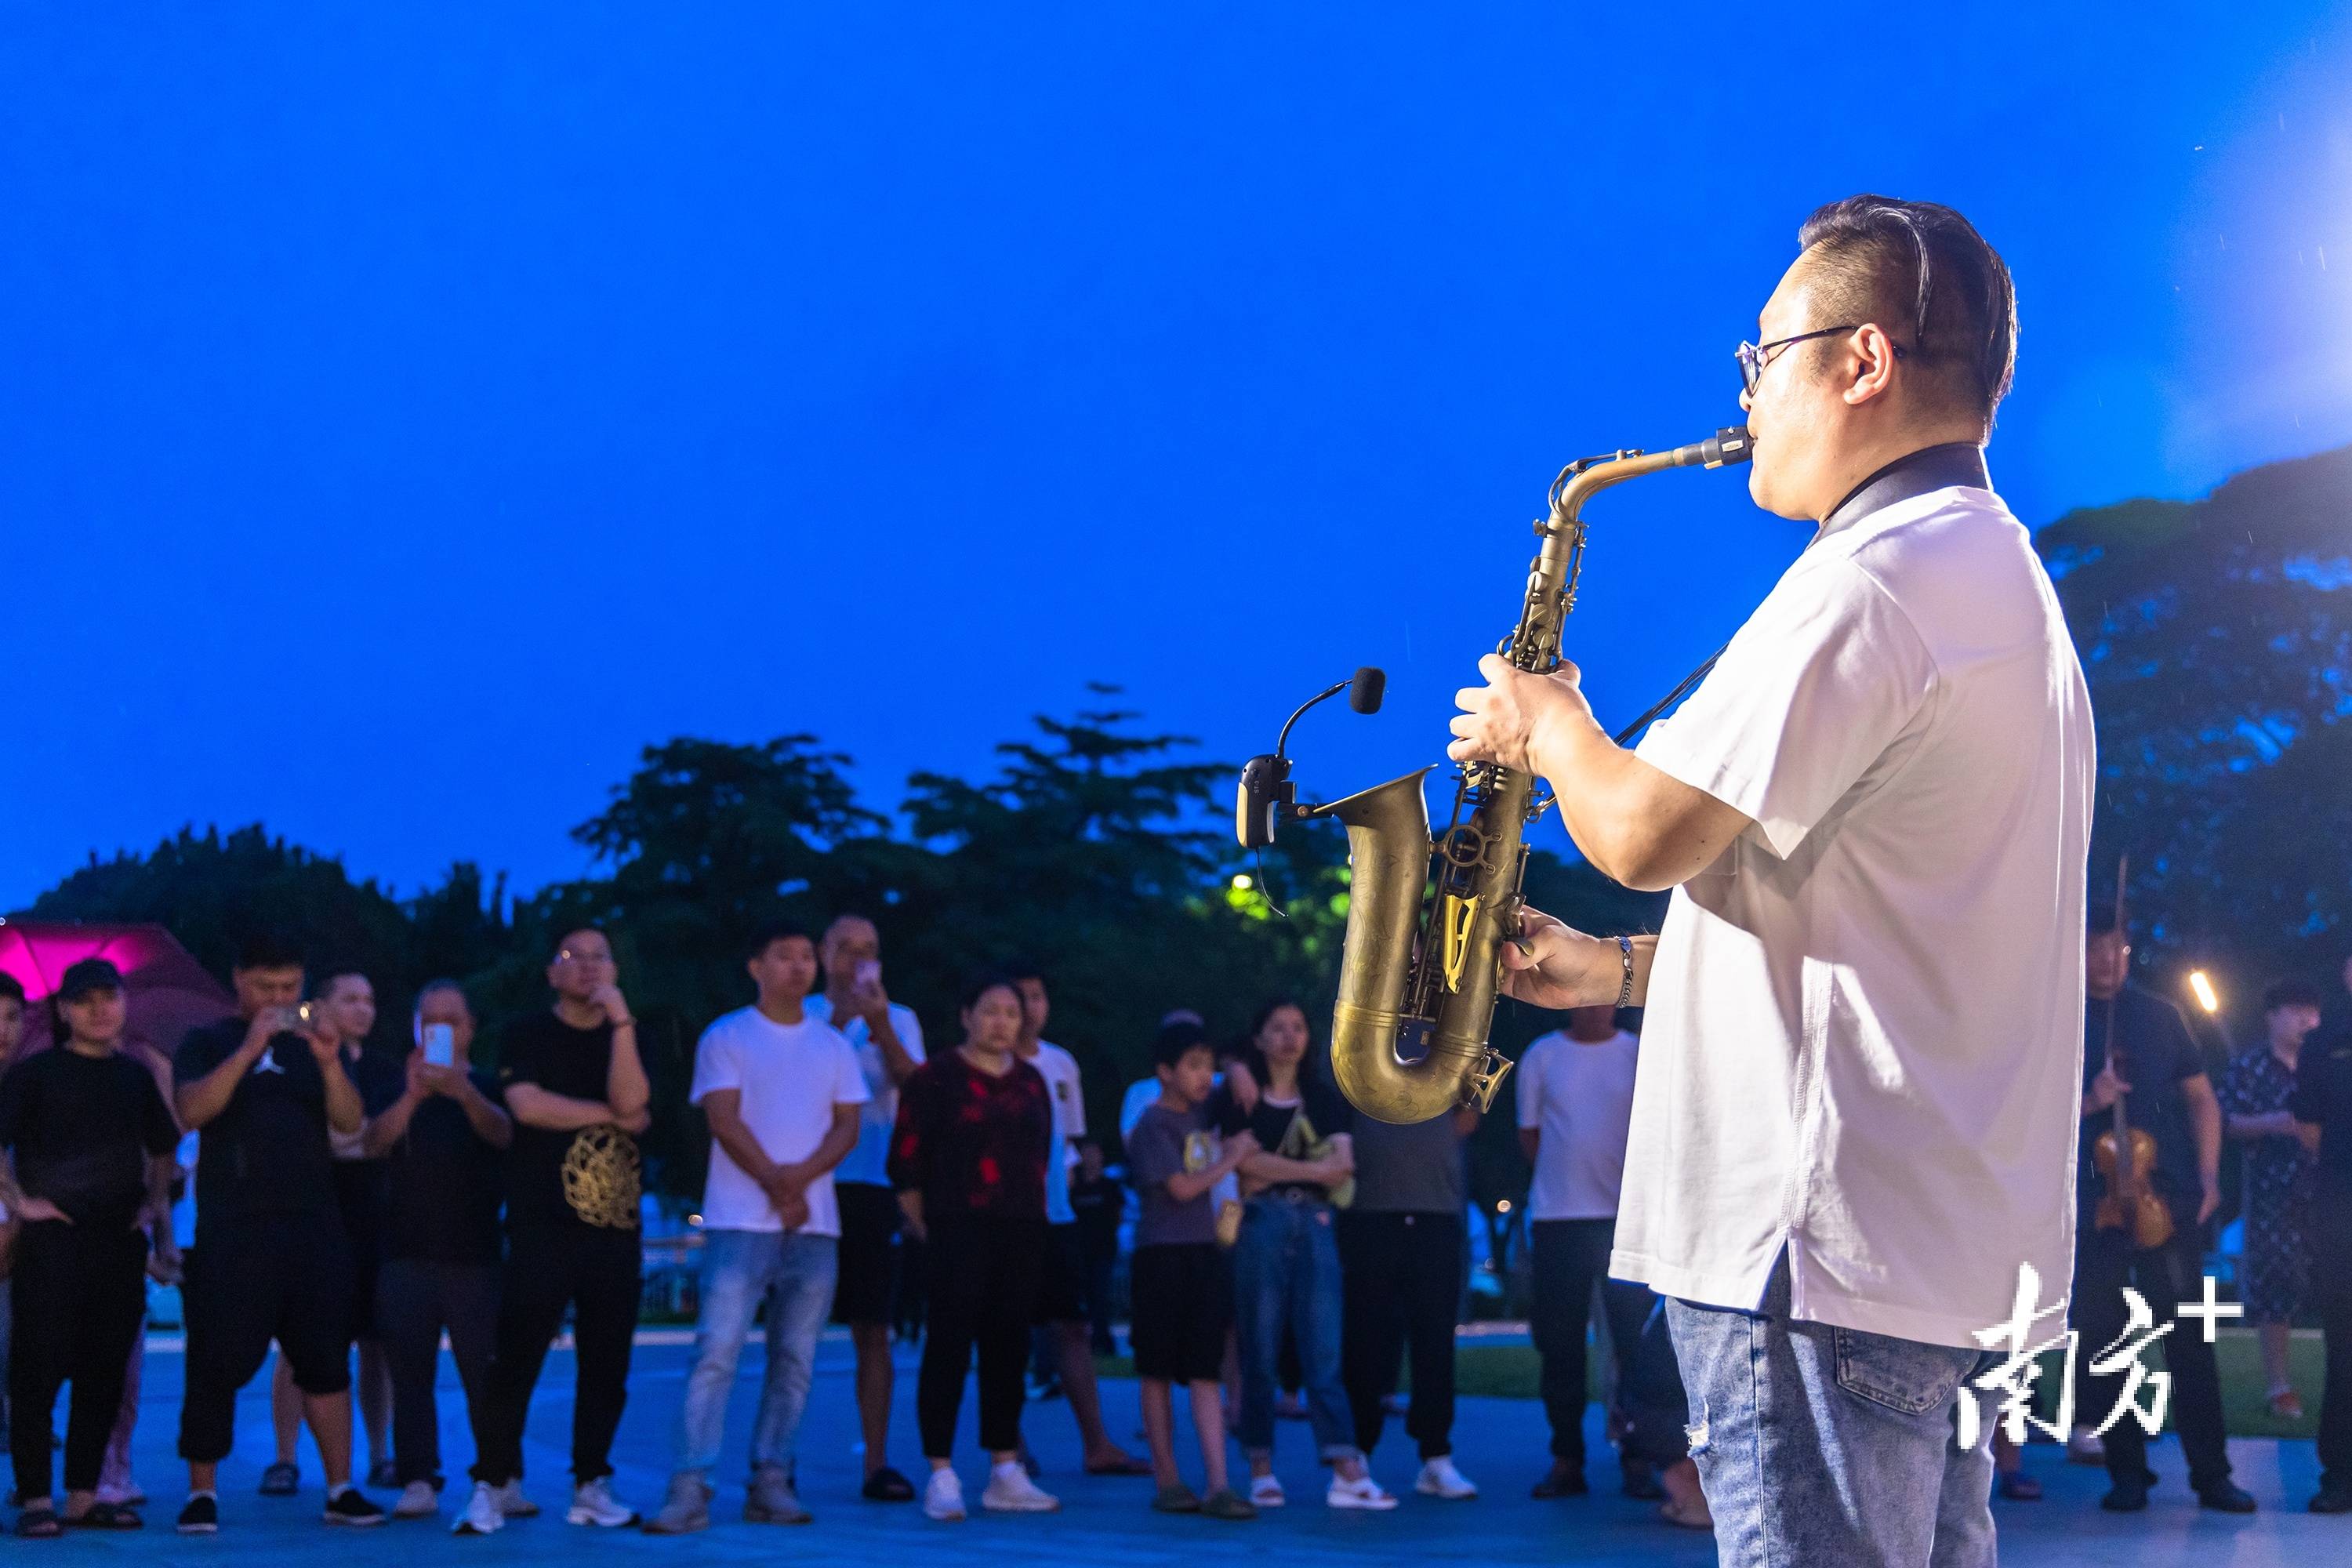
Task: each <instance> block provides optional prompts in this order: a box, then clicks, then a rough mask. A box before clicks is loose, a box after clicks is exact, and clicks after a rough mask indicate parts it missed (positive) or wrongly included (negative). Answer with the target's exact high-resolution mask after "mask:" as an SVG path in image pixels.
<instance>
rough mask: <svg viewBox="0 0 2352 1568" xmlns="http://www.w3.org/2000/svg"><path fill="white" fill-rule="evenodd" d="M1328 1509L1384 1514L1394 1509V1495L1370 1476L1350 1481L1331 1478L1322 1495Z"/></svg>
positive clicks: (1336, 1477) (1395, 1503)
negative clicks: (1359, 1510)
mask: <svg viewBox="0 0 2352 1568" xmlns="http://www.w3.org/2000/svg"><path fill="white" fill-rule="evenodd" d="M1323 1501H1324V1504H1325V1506H1327V1507H1329V1508H1360V1509H1368V1510H1371V1511H1372V1512H1375V1513H1385V1512H1387V1511H1388V1510H1390V1509H1392V1508H1394V1507H1396V1505H1397V1500H1396V1493H1394V1492H1392V1491H1390V1490H1389V1489H1387V1488H1385V1487H1383V1486H1381V1483H1380V1482H1378V1481H1376V1480H1374V1479H1372V1478H1371V1477H1370V1476H1358V1477H1357V1478H1356V1479H1354V1480H1352V1481H1343V1480H1341V1479H1339V1477H1338V1476H1336V1475H1335V1476H1333V1477H1332V1478H1331V1485H1330V1487H1329V1489H1328V1490H1326V1491H1325V1492H1324V1494H1323Z"/></svg>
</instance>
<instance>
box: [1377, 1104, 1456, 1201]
mask: <svg viewBox="0 0 2352 1568" xmlns="http://www.w3.org/2000/svg"><path fill="white" fill-rule="evenodd" d="M1350 1131H1351V1132H1352V1133H1353V1135H1354V1138H1355V1144H1356V1201H1355V1202H1354V1203H1353V1204H1352V1205H1349V1206H1350V1207H1351V1208H1352V1209H1353V1210H1354V1211H1355V1212H1356V1213H1358V1214H1450V1215H1454V1216H1455V1217H1457V1218H1459V1217H1460V1216H1461V1215H1462V1212H1463V1210H1464V1209H1465V1208H1466V1207H1468V1206H1469V1203H1470V1169H1469V1165H1468V1163H1466V1162H1465V1160H1464V1158H1463V1152H1462V1140H1461V1139H1459V1138H1457V1137H1455V1136H1454V1113H1453V1112H1452V1111H1450V1110H1449V1111H1447V1112H1445V1113H1444V1115H1442V1116H1433V1117H1432V1118H1430V1119H1429V1120H1428V1121H1422V1122H1416V1123H1414V1124H1413V1125H1412V1126H1411V1127H1398V1126H1395V1125H1393V1124H1391V1123H1390V1122H1386V1121H1373V1120H1372V1119H1371V1118H1370V1117H1369V1116H1359V1117H1357V1118H1356V1119H1355V1122H1354V1124H1353V1126H1352V1127H1351V1129H1350Z"/></svg>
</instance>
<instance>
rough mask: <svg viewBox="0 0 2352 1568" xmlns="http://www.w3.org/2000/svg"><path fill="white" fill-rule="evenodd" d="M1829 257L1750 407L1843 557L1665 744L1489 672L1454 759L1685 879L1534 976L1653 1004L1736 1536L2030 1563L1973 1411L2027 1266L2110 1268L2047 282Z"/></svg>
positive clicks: (1756, 483)
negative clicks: (2078, 1192)
mask: <svg viewBox="0 0 2352 1568" xmlns="http://www.w3.org/2000/svg"><path fill="white" fill-rule="evenodd" d="M1798 244H1799V255H1798V257H1797V258H1796V260H1795V262H1794V263H1793V264H1792V265H1791V266H1790V268H1789V270H1788V272H1787V274H1786V275H1785V276H1784V277H1783V278H1782V279H1780V284H1779V286H1778V287H1777V288H1776V289H1774V290H1773V292H1772V295H1771V297H1770V299H1769V300H1768V301H1767V302H1766V303H1765V306H1764V309H1763V311H1762V314H1761V315H1760V317H1759V331H1758V334H1757V335H1758V338H1759V344H1758V345H1756V346H1751V345H1748V344H1744V343H1743V344H1742V345H1740V348H1739V351H1738V358H1739V363H1740V367H1741V372H1742V379H1743V383H1744V387H1743V392H1742V395H1741V397H1740V403H1741V405H1742V406H1743V407H1744V408H1745V409H1746V410H1747V411H1748V430H1749V432H1750V434H1751V435H1752V436H1753V437H1754V443H1755V444H1754V454H1755V455H1754V467H1753V468H1752V469H1751V472H1750V479H1749V481H1748V483H1749V490H1750V493H1751V494H1752V495H1753V497H1754V499H1755V500H1756V502H1757V504H1758V505H1759V506H1761V507H1762V508H1763V509H1764V510H1767V511H1770V512H1773V513H1776V514H1778V515H1780V516H1782V517H1786V518H1790V519H1801V520H1804V521H1810V522H1813V523H1815V524H1817V525H1818V531H1817V532H1816V533H1815V535H1814V537H1813V540H1812V542H1811V544H1810V545H1809V546H1808V547H1807V549H1806V550H1805V552H1804V553H1803V554H1802V555H1801V557H1800V558H1799V559H1798V560H1797V561H1796V562H1795V563H1793V564H1792V565H1791V566H1790V568H1789V570H1788V572H1787V574H1785V575H1784V576H1783V577H1782V578H1781V579H1780V583H1779V584H1777V585H1776V586H1775V587H1774V588H1773V589H1772V591H1771V593H1770V594H1769V595H1767V596H1766V598H1765V600H1764V602H1763V603H1762V604H1761V605H1759V607H1758V608H1757V610H1756V611H1755V613H1754V614H1753V615H1752V616H1750V617H1749V618H1748V622H1747V623H1746V625H1744V626H1742V627H1741V628H1740V629H1739V632H1738V635H1737V636H1736V637H1733V639H1732V641H1731V643H1730V645H1729V646H1728V647H1727V648H1726V649H1725V651H1724V653H1723V655H1722V657H1721V658H1720V660H1719V662H1718V663H1717V665H1716V667H1715V668H1714V671H1713V673H1712V674H1711V675H1710V676H1709V677H1708V678H1707V679H1706V683H1705V684H1704V685H1703V686H1702V687H1700V689H1699V690H1698V691H1697V693H1696V695H1695V696H1693V697H1692V698H1691V700H1689V701H1688V702H1687V703H1686V704H1685V706H1684V707H1683V709H1682V710H1681V711H1680V712H1679V713H1677V714H1675V716H1674V717H1673V718H1672V719H1670V720H1668V721H1664V722H1663V723H1661V724H1659V725H1657V726H1656V727H1655V728H1654V729H1653V730H1651V731H1650V732H1649V734H1648V736H1647V737H1646V738H1645V739H1643V741H1642V742H1641V743H1640V745H1639V746H1638V748H1636V749H1633V750H1625V749H1621V748H1620V747H1618V746H1616V745H1615V744H1613V743H1612V742H1611V740H1610V739H1609V736H1608V734H1607V732H1606V731H1603V730H1602V729H1601V726H1600V725H1599V724H1598V723H1597V722H1596V721H1594V719H1593V715H1592V711H1591V708H1590V707H1589V706H1588V704H1587V703H1586V700H1585V699H1584V696H1583V693H1582V692H1581V690H1580V686H1579V676H1578V671H1577V670H1576V668H1575V667H1574V666H1572V665H1568V664H1563V665H1561V666H1560V667H1559V669H1558V670H1557V671H1555V672H1552V673H1549V674H1537V673H1528V672H1526V671H1522V670H1520V669H1518V668H1516V667H1514V666H1513V665H1512V664H1510V663H1509V662H1508V661H1507V660H1505V659H1502V658H1486V659H1485V660H1483V661H1482V662H1481V664H1480V667H1479V668H1480V671H1481V673H1482V674H1483V675H1484V676H1485V678H1486V681H1487V684H1486V686H1484V687H1481V688H1472V689H1465V691H1464V692H1462V693H1461V695H1460V698H1459V701H1460V704H1461V707H1462V708H1463V710H1464V711H1463V712H1462V714H1461V715H1460V716H1458V717H1457V718H1456V719H1455V720H1454V733H1455V735H1456V736H1457V737H1458V739H1457V740H1456V741H1455V742H1454V744H1453V746H1452V748H1451V754H1452V755H1453V756H1454V758H1455V759H1456V760H1457V761H1462V762H1473V761H1485V762H1492V763H1498V764H1500V765H1501V766H1503V767H1505V768H1510V769H1519V770H1526V771H1529V772H1533V773H1540V774H1541V775H1543V777H1544V778H1545V779H1547V780H1548V781H1549V783H1550V784H1551V787H1552V790H1553V792H1554V794H1555V795H1557V797H1558V801H1559V811H1560V816H1561V818H1562V820H1563V822H1564V823H1565V825H1566V826H1567V828H1568V831H1569V834H1570V837H1572V838H1573V839H1574V840H1575V843H1576V845H1577V847H1578V848H1579V849H1580V850H1581V851H1582V852H1583V853H1584V855H1585V857H1586V858H1588V859H1590V860H1591V862H1592V863H1593V864H1594V865H1595V866H1597V867H1598V868H1601V870H1602V871H1604V872H1606V873H1607V874H1609V875H1610V876H1612V877H1613V878H1615V879H1617V880H1619V881H1621V882H1622V883H1624V884H1626V885H1627V886H1629V887H1633V888H1639V889H1669V888H1671V889H1674V898H1673V900H1672V901H1671V903H1670V905H1669V908H1668V912H1667V915H1666V919H1665V921H1664V927H1663V929H1662V930H1661V931H1660V933H1659V935H1658V936H1657V938H1656V939H1655V940H1654V941H1652V940H1650V939H1646V938H1637V939H1632V940H1631V941H1626V940H1624V939H1620V938H1615V937H1593V936H1588V935H1585V934H1583V933H1581V932H1578V931H1572V930H1570V929H1569V928H1568V927H1566V926H1565V925H1563V924H1561V923H1560V922H1559V921H1556V920H1553V919H1551V918H1550V917H1549V916H1545V915H1541V914H1538V913H1534V912H1532V911H1530V912H1528V914H1527V915H1526V916H1525V917H1524V919H1523V923H1522V930H1521V943H1520V945H1518V946H1517V947H1511V946H1507V947H1506V948H1505V949H1504V963H1505V967H1506V974H1505V989H1506V991H1507V994H1511V995H1513V996H1517V997H1518V998H1520V999H1522V1000H1524V1001H1528V1002H1531V1003H1534V1004H1536V1005H1540V1006H1547V1007H1572V1006H1586V1005H1597V1004H1598V1005H1606V1004H1609V1003H1612V1002H1614V1003H1620V1004H1622V1003H1626V1002H1638V1003H1644V1004H1645V1005H1647V1007H1648V1016H1647V1019H1646V1026H1645V1029H1644V1032H1643V1053H1642V1061H1641V1065H1640V1070H1639V1075H1638V1079H1637V1082H1636V1086H1635V1089H1634V1101H1633V1130H1632V1136H1631V1141H1630V1143H1629V1147H1628V1151H1627V1159H1626V1165H1625V1178H1624V1193H1623V1201H1622V1209H1621V1212H1620V1215H1619V1219H1618V1225H1617V1232H1616V1237H1615V1248H1614V1251H1613V1252H1612V1257H1611V1260H1610V1261H1611V1270H1610V1271H1611V1273H1612V1275H1615V1276H1617V1277H1619V1278H1622V1279H1636V1280H1640V1281H1643V1282H1644V1283H1646V1284H1648V1285H1650V1286H1651V1287H1652V1288H1653V1289H1656V1290H1658V1291H1659V1292H1660V1293H1661V1294H1663V1295H1664V1296H1665V1297H1667V1298H1668V1303H1667V1310H1668V1314H1669V1319H1670V1322H1671V1325H1672V1329H1673V1333H1674V1340H1675V1349H1676V1352H1677V1353H1678V1355H1679V1357H1680V1359H1681V1362H1682V1368H1683V1373H1684V1378H1685V1384H1687V1387H1688V1392H1689V1403H1690V1437H1691V1452H1692V1456H1693V1458H1696V1460H1697V1462H1698V1465H1699V1468H1700V1472H1701V1475H1702V1477H1703V1479H1704V1481H1705V1484H1706V1495H1707V1500H1708V1503H1709V1505H1710V1506H1711V1507H1712V1509H1713V1510H1714V1514H1715V1520H1716V1529H1717V1542H1718V1545H1719V1548H1720V1550H1721V1553H1722V1557H1723V1561H1724V1562H1725V1563H1728V1564H1750V1563H1840V1564H1857V1565H1863V1564H1867V1565H1875V1564H1887V1565H1895V1564H1903V1565H1906V1568H1908V1565H1924V1564H1927V1563H1931V1562H1932V1563H1936V1564H1938V1565H1943V1564H1956V1565H1958V1564H1969V1565H1974V1564H1982V1563H1992V1562H1993V1561H1994V1545H1993V1532H1992V1520H1991V1514H1990V1509H1989V1507H1988V1503H1987V1499H1988V1495H1989V1493H1990V1487H1991V1480H1992V1461H1991V1458H1990V1453H1989V1451H1988V1444H1989V1435H1990V1426H1991V1423H1990V1420H1987V1421H1985V1422H1982V1423H1979V1426H1978V1430H1977V1435H1976V1441H1975V1442H1974V1444H1973V1445H1971V1446H1970V1447H1966V1448H1963V1447H1960V1446H1959V1444H1958V1442H1957V1441H1956V1440H1955V1426H1954V1411H1955V1406H1956V1404H1957V1402H1958V1400H1960V1399H1962V1398H1975V1397H1978V1395H1977V1394H1976V1393H1975V1392H1974V1391H1973V1390H1972V1389H1970V1388H1969V1386H1968V1385H1969V1383H1970V1382H1971V1381H1972V1380H1973V1379H1975V1378H1977V1377H1979V1375H1981V1374H1983V1373H1986V1372H1987V1371H1988V1370H1989V1369H1990V1367H1991V1365H1992V1364H1993V1363H1994V1362H1995V1361H1996V1360H1997V1359H1998V1358H1997V1357H1996V1356H1994V1355H1993V1354H1991V1353H1990V1352H1987V1350H1986V1349H1985V1346H1984V1343H1983V1342H1980V1341H1979V1338H1978V1337H1977V1335H1978V1331H1980V1330H1989V1329H1991V1328H1992V1327H1994V1326H1995V1325H2000V1324H2003V1323H2005V1322H2006V1321H2008V1320H2009V1319H2010V1318H2011V1315H2012V1311H2013V1308H2014V1301H2015V1298H2016V1296H2017V1293H2018V1289H2019V1281H2020V1265H2021V1264H2030V1265H2031V1266H2032V1268H2033V1269H2034V1270H2035V1271H2036V1273H2037V1274H2038V1277H2039V1280H2040V1282H2041V1287H2042V1294H2043V1295H2045V1296H2048V1297H2055V1296H2058V1295H2060V1294H2062V1293H2063V1291H2064V1290H2065V1289H2066V1284H2067V1280H2068V1279H2069V1276H2070V1265H2071V1259H2072V1255H2073V1247H2074V1235H2073V1230H2074V1193H2073V1186H2074V1134H2075V1126H2074V1105H2075V1100H2076V1099H2077V1093H2076V1090H2077V1088H2078V1086H2079V1082H2080V1078H2079V1075H2080V1072H2081V1060H2082V1028H2083V1016H2082V1011H2081V1004H2080V998H2081V995H2082V987H2083V929H2084V928H2083V921H2084V858H2085V854H2086V850H2087V847H2088V841H2089V835H2090V825H2091V807H2092V783H2093V758H2092V732H2091V712H2090V704H2089V699H2088V695H2087V693H2086V691H2085V689H2084V682H2083V676H2082V671H2081V668H2080V667H2079V665H2078V664H2077V662H2076V659H2075V656H2074V647H2073V645H2072V643H2071V641H2070V640H2069V638H2068V636H2067V632H2066V627H2065V624H2064V621H2063V617H2062V616H2061V615H2060V612H2059V608H2058V605H2057V601H2056V597H2055V595H2054V594H2053V590H2052V588H2051V585H2050V581H2049V578H2048V576H2047V574H2045V573H2044V572H2043V570H2042V565H2041V563H2040V562H2039V560H2038V559H2037V558H2036V556H2035V554H2034V552H2033V548H2032V542H2031V541H2030V540H2029V538H2028V537H2027V534H2026V531H2025V530H2024V529H2023V528H2022V527H2021V525H2020V524H2019V523H2018V521H2017V520H2016V519H2015V518H2014V517H2012V516H2011V514H2010V512H2009V510H2008V509H2007V508H2006V507H2005V506H2004V505H2003V504H2002V503H2001V501H2000V498H1999V497H1998V496H1997V495H1996V494H1995V493H1994V492H1993V490H1992V488H1991V481H1990V478H1989V477H1988V475H1987V471H1986V468H1985V463H1984V458H1983V451H1982V448H1983V446H1984V443H1985V441H1986V439H1987V437H1988V436H1989V435H1990V429H1991V425H1992V416H1993V410H1994V407H1995V406H1996V405H1998V403H1999V402H2000V397H2001V395H2003V394H2004V393H2005V392H2006V391H2007V390H2008V387H2009V383H2010V374H2011V365H2012V363H2013V359H2014V342H2015V331H2016V326H2015V321H2016V317H2015V309H2014V303H2013V297H2012V295H2011V284H2010V278H2009V272H2008V269H2007V268H2006V267H2005V266H2004V265H2003V263H2002V262H2001V260H2000V257H1999V256H1997V255H1996V254H1995V253H1994V251H1993V250H1992V248H1991V247H1990V246H1989V245H1987V244H1986V243H1985V242H1984V240H1983V239H1982V238H1981V237H1979V235H1978V234H1977V232H1976V230H1975V229H1974V228H1973V227H1971V226H1969V223H1968V222H1967V221H1966V220H1965V219H1964V218H1962V217H1961V216H1960V215H1959V214H1958V213H1956V212H1954V211H1952V210H1951V209H1949V208H1948V207H1942V206H1937V205H1929V204H1926V203H1914V202H1899V201H1893V200H1888V199H1886V198H1883V197H1878V196H1869V195H1864V196H1855V197H1853V198H1851V199H1849V200H1846V201H1843V202H1838V203H1834V204H1832V205H1829V206H1825V207H1823V208H1822V209H1821V210H1820V211H1818V212H1816V213H1815V214H1813V215H1812V216H1811V218H1810V219H1809V220H1807V222H1806V223H1805V225H1804V226H1803V228H1802V229H1801V231H1800V234H1799V237H1798ZM2035 1305H2036V1306H2037V1307H2038V1306H2040V1305H2042V1301H2041V1300H2037V1301H2036V1303H2035ZM2047 1323H2048V1320H2044V1326H2046V1325H2047ZM2037 1332H2039V1331H2037ZM1988 1408H1989V1407H1988Z"/></svg>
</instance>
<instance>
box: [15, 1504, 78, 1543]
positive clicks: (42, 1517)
mask: <svg viewBox="0 0 2352 1568" xmlns="http://www.w3.org/2000/svg"><path fill="white" fill-rule="evenodd" d="M65 1532H66V1527H65V1526H64V1525H62V1524H59V1523H58V1510H56V1509H54V1508H51V1507H50V1506H49V1505H48V1504H47V1503H43V1504H42V1505H41V1506H40V1507H38V1508H28V1509H26V1510H25V1511H24V1512H22V1513H20V1514H18V1515H17V1516H16V1533H17V1534H19V1535H22V1536H27V1537H34V1538H37V1539H40V1540H43V1541H46V1540H47V1539H48V1538H49V1537H50V1536H53V1535H63V1534H64V1533H65Z"/></svg>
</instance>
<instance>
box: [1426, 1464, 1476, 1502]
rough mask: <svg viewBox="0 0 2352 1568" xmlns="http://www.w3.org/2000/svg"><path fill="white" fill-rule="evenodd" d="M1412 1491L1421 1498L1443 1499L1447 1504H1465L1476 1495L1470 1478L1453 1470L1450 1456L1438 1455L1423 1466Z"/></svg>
mask: <svg viewBox="0 0 2352 1568" xmlns="http://www.w3.org/2000/svg"><path fill="white" fill-rule="evenodd" d="M1412 1489H1413V1490H1415V1491H1417V1492H1419V1493H1421V1494H1422V1495H1423V1497H1434V1498H1444V1500H1446V1501H1447V1502H1466V1501H1468V1500H1470V1499H1472V1498H1474V1497H1476V1496H1477V1495H1478V1489H1477V1488H1476V1487H1475V1486H1473V1485H1472V1484H1471V1483H1470V1478H1469V1477H1467V1476H1465V1475H1464V1474H1463V1473H1462V1472H1461V1471H1460V1470H1457V1469H1455V1468H1454V1456H1453V1455H1451V1454H1440V1455H1438V1456H1437V1458H1433V1459H1431V1460H1429V1461H1428V1462H1427V1463H1426V1464H1424V1465H1423V1466H1422V1467H1421V1474H1420V1475H1419V1476H1418V1477H1416V1478H1415V1479H1414V1480H1413V1483H1412Z"/></svg>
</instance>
